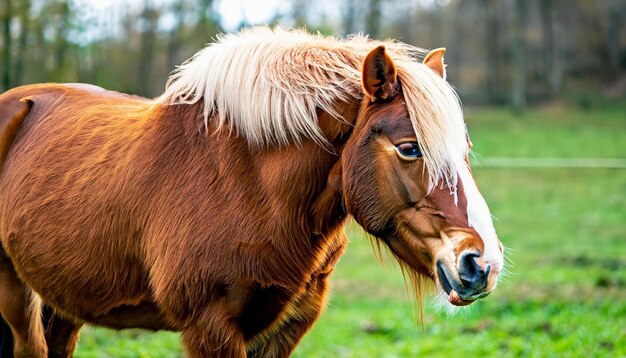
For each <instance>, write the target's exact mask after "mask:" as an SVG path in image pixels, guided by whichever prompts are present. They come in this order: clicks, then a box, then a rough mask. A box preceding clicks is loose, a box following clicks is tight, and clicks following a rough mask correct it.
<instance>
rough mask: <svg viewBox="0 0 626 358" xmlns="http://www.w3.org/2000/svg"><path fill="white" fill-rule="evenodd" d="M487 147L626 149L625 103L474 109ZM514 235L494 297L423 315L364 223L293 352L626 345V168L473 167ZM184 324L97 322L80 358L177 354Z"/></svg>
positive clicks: (606, 348) (601, 153)
mask: <svg viewBox="0 0 626 358" xmlns="http://www.w3.org/2000/svg"><path fill="white" fill-rule="evenodd" d="M467 118H468V127H469V130H470V134H471V135H472V140H473V142H474V149H475V150H476V151H477V152H479V153H480V154H482V155H484V156H485V157H490V156H513V157H515V156H529V157H548V156H549V157H606V158H613V157H615V158H620V157H621V158H626V111H625V110H624V109H623V108H605V109H601V110H594V111H593V112H578V111H573V110H568V109H567V108H551V109H544V110H534V111H530V112H528V113H527V114H526V115H525V116H523V117H516V116H514V115H512V114H511V113H510V112H509V111H507V110H499V109H497V110H494V109H484V110H476V111H470V112H469V113H468V115H467ZM474 174H475V176H476V180H477V181H478V183H479V185H480V187H481V189H482V192H483V194H484V196H485V198H486V200H487V202H488V203H489V204H490V208H491V210H492V213H493V214H494V215H495V216H496V218H497V221H496V222H495V225H496V228H497V229H498V233H499V236H500V238H501V240H502V241H503V242H504V244H505V245H506V246H507V257H508V259H509V261H510V262H511V264H510V265H509V271H510V275H509V277H508V278H507V279H506V280H504V281H502V282H501V283H500V285H499V287H498V289H497V290H496V291H495V292H494V293H492V294H491V295H490V296H489V297H488V298H487V299H485V300H483V301H479V302H477V303H475V304H473V305H472V306H470V307H469V309H467V310H463V311H462V312H461V313H459V314H457V315H455V316H452V317H448V316H447V315H446V314H442V313H438V312H437V311H436V310H434V309H433V308H432V307H431V306H430V305H429V302H428V300H427V302H426V308H425V310H424V324H423V326H422V325H421V324H419V323H418V322H417V319H416V313H415V307H414V305H413V303H412V301H411V300H409V299H408V298H407V295H406V294H405V288H404V283H403V280H402V276H401V274H400V272H399V270H398V269H397V265H396V264H395V262H394V261H393V259H386V260H385V261H386V264H385V267H382V266H381V265H380V264H379V263H378V262H377V261H376V259H375V257H374V254H373V253H372V250H371V247H370V244H369V242H368V240H367V239H366V238H365V235H364V234H363V233H362V231H360V229H358V228H357V227H356V225H351V226H350V227H349V229H348V234H349V236H350V237H351V243H350V245H349V247H348V251H347V254H346V255H345V256H344V257H343V258H342V260H341V261H340V263H339V264H338V266H337V270H336V273H335V274H334V276H333V288H332V295H331V300H330V302H329V305H328V308H327V310H326V312H325V313H324V315H323V316H322V318H321V319H320V320H319V322H318V323H317V324H316V325H315V327H314V328H313V329H312V331H311V332H310V333H309V334H308V335H307V336H306V337H305V338H304V340H303V341H302V343H301V344H300V346H299V347H298V349H297V350H296V352H295V354H294V356H296V357H414V356H425V355H428V356H435V357H450V356H470V357H473V356H489V357H549V356H563V357H570V356H572V357H587V356H589V357H620V356H622V357H623V356H626V170H624V169H549V168H548V169H524V168H492V169H489V168H480V167H477V168H475V169H474ZM180 355H182V353H181V350H180V344H179V341H178V335H177V334H174V333H156V334H151V333H144V332H142V331H136V330H132V331H122V332H114V331H110V330H106V329H100V328H86V329H85V330H84V331H83V333H82V336H81V341H80V343H79V346H78V349H77V352H76V356H77V357H175V356H180Z"/></svg>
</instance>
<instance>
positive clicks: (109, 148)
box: [0, 84, 150, 320]
mask: <svg viewBox="0 0 626 358" xmlns="http://www.w3.org/2000/svg"><path fill="white" fill-rule="evenodd" d="M149 107H150V106H149V104H148V102H147V101H146V100H144V99H141V98H138V97H132V96H127V95H123V94H118V93H116V92H112V91H106V90H104V89H101V88H99V87H95V86H90V85H80V84H69V85H58V84H40V85H32V86H23V87H18V88H15V89H13V90H10V91H8V92H6V93H4V94H2V95H0V145H3V146H0V154H2V153H4V154H7V156H6V160H5V161H4V165H3V166H2V171H1V172H0V238H1V240H2V246H3V249H4V251H5V253H6V254H7V256H8V257H9V258H10V260H11V261H12V262H13V264H14V266H15V268H16V270H17V271H18V273H20V276H22V277H23V279H25V280H26V282H27V284H29V285H30V286H31V287H33V288H34V289H35V290H36V291H37V292H38V293H39V294H40V295H41V296H42V297H43V298H44V299H46V300H47V301H49V302H51V303H53V304H54V305H55V306H57V307H63V308H65V309H66V310H67V309H69V312H68V313H70V314H71V315H74V316H77V317H82V318H85V319H87V320H90V317H94V318H95V317H96V316H98V315H99V314H104V313H106V312H108V311H109V310H110V309H112V308H113V307H116V306H118V305H120V304H122V305H137V304H142V302H146V299H149V296H150V293H149V289H148V279H147V272H146V270H145V268H144V265H143V262H142V261H143V259H142V257H143V253H142V248H141V242H140V239H141V235H142V233H141V229H140V228H139V227H138V225H139V224H138V222H139V221H140V219H139V218H138V216H140V215H141V214H140V213H139V212H138V211H139V210H140V209H138V206H139V205H140V203H141V200H140V199H139V198H137V196H134V197H129V196H130V195H132V193H133V192H138V190H137V189H136V188H135V187H133V186H132V185H134V184H133V183H135V182H136V181H137V180H138V179H137V177H138V175H137V173H138V172H139V170H140V169H141V168H138V166H137V165H133V161H132V159H131V157H140V156H141V155H140V154H138V153H137V147H139V144H138V143H140V140H139V138H140V137H141V135H142V131H143V130H144V127H145V126H144V123H145V122H146V121H145V120H143V121H142V120H141V119H140V118H139V117H140V116H139V115H138V113H144V112H146V110H147V108H149ZM144 117H145V116H144ZM133 168H138V169H137V170H136V171H134V172H133V171H132V170H133ZM133 179H134V180H133ZM55 282H56V284H55ZM68 287H71V288H72V290H73V291H76V292H75V293H73V294H70V293H69V291H67V290H68ZM111 287H122V288H123V289H120V290H113V291H112V290H110V288H111ZM76 293H77V294H76ZM86 296H89V297H92V298H93V299H92V300H91V302H90V304H91V305H92V307H87V306H81V305H82V303H81V301H80V300H78V299H79V298H80V297H86ZM72 309H73V310H74V311H72ZM86 313H89V315H90V316H86V315H84V314H86Z"/></svg>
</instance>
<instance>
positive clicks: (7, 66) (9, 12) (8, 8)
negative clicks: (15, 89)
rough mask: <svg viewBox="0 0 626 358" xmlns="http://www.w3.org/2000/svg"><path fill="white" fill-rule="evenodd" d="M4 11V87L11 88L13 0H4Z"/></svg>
mask: <svg viewBox="0 0 626 358" xmlns="http://www.w3.org/2000/svg"><path fill="white" fill-rule="evenodd" d="M3 4H4V9H3V10H4V11H3V12H2V18H1V19H2V43H3V47H2V89H3V90H8V89H9V88H11V62H12V61H11V51H12V48H13V39H12V36H11V21H12V20H13V4H12V3H11V0H3Z"/></svg>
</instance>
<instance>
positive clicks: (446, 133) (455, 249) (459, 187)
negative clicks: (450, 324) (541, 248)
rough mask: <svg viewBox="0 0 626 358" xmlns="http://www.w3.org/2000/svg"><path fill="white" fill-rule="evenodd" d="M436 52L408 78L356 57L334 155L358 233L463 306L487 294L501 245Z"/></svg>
mask: <svg viewBox="0 0 626 358" xmlns="http://www.w3.org/2000/svg"><path fill="white" fill-rule="evenodd" d="M443 52H444V50H443V49H439V50H434V51H432V52H431V53H430V54H428V56H426V58H425V60H424V61H423V63H421V64H420V63H416V64H415V66H414V67H412V68H413V69H414V70H415V71H417V72H418V73H413V74H412V75H411V74H410V73H407V71H406V66H405V67H404V69H402V68H400V67H396V65H395V64H394V61H393V60H392V59H391V57H390V56H389V54H388V53H387V52H386V50H385V48H384V47H383V46H380V47H378V48H376V49H374V50H373V51H371V52H370V53H369V55H368V56H367V57H366V58H365V60H364V63H363V68H362V73H363V78H362V80H363V89H364V92H365V98H364V99H363V101H362V103H361V108H360V110H359V115H358V118H357V121H356V124H355V127H354V131H353V133H352V135H351V136H350V139H349V140H348V142H347V143H346V146H345V148H344V154H343V159H342V166H343V187H344V195H345V200H346V205H347V207H348V210H349V212H350V213H351V214H352V215H353V216H354V218H355V219H356V221H357V222H358V223H359V224H360V225H361V226H362V227H363V228H365V230H366V231H367V232H369V233H370V234H372V235H374V236H376V237H377V238H379V239H380V240H382V241H383V242H384V243H385V244H386V245H387V246H388V247H389V248H390V250H391V251H392V252H393V254H394V255H395V256H396V257H397V258H398V259H399V260H400V262H401V264H403V265H404V266H405V267H406V266H408V267H409V268H410V269H411V270H412V271H413V272H414V273H418V274H420V275H423V276H427V277H430V278H431V279H432V280H433V281H434V282H435V283H436V285H437V287H438V288H439V289H440V291H442V292H445V296H444V297H447V299H448V301H449V302H450V303H452V304H453V305H456V306H463V305H467V304H470V303H472V302H473V301H474V300H476V299H479V298H482V297H484V296H486V295H487V294H488V293H489V292H491V290H493V288H494V287H495V286H496V282H497V279H498V275H499V273H500V272H501V270H502V269H503V247H502V244H501V243H500V241H499V240H498V238H497V236H496V232H495V230H494V228H493V223H492V221H491V215H490V213H489V209H488V207H487V205H486V203H485V201H484V199H483V197H482V195H481V194H480V192H479V191H478V188H477V186H476V183H475V182H474V179H473V177H472V174H471V170H470V167H469V162H468V159H467V156H468V151H469V148H470V146H471V144H470V141H469V138H468V137H467V134H466V129H465V123H464V121H463V118H462V111H461V108H460V104H459V103H458V99H457V97H456V95H455V94H454V91H453V90H452V89H451V87H450V86H449V85H448V84H447V82H446V81H445V67H444V64H443ZM416 76H417V77H416ZM415 81H419V84H416V83H415ZM444 117H445V118H444Z"/></svg>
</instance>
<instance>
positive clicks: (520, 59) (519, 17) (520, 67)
mask: <svg viewBox="0 0 626 358" xmlns="http://www.w3.org/2000/svg"><path fill="white" fill-rule="evenodd" d="M526 12H527V2H526V0H515V6H514V16H513V36H514V40H513V88H512V93H511V97H512V104H513V109H514V110H515V111H516V112H518V113H521V112H523V111H524V109H525V108H526V101H527V100H526V92H527V89H526V86H527V83H526V33H525V32H526Z"/></svg>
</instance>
